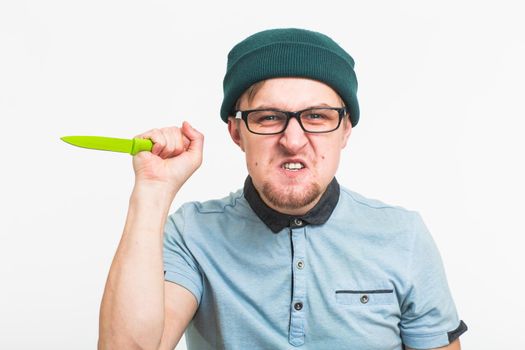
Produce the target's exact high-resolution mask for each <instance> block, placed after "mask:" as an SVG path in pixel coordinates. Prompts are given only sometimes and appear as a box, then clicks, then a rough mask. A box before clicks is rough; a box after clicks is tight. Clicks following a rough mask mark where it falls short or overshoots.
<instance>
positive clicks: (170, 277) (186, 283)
mask: <svg viewBox="0 0 525 350" xmlns="http://www.w3.org/2000/svg"><path fill="white" fill-rule="evenodd" d="M164 280H166V281H168V282H173V283H176V284H178V285H180V286H182V287H184V288H186V289H187V290H189V291H190V292H191V293H192V294H193V295H194V296H195V299H197V306H199V305H200V303H201V295H202V289H201V288H200V287H199V286H198V285H197V284H195V282H193V281H192V280H191V279H190V278H188V277H187V276H185V275H183V274H181V273H179V272H173V271H164Z"/></svg>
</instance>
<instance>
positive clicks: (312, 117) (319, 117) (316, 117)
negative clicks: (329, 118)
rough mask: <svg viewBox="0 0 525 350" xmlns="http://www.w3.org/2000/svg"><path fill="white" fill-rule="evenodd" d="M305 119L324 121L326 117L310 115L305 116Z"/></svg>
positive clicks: (315, 114)
mask: <svg viewBox="0 0 525 350" xmlns="http://www.w3.org/2000/svg"><path fill="white" fill-rule="evenodd" d="M306 118H307V119H311V120H315V119H325V118H326V117H325V116H324V115H322V114H319V113H310V114H307V115H306Z"/></svg>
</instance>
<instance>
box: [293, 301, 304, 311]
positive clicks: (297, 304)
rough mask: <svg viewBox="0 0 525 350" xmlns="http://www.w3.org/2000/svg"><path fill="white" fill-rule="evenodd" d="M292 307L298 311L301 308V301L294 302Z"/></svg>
mask: <svg viewBox="0 0 525 350" xmlns="http://www.w3.org/2000/svg"><path fill="white" fill-rule="evenodd" d="M293 307H294V309H296V310H297V311H300V310H301V309H302V308H303V303H295V304H294V306H293Z"/></svg>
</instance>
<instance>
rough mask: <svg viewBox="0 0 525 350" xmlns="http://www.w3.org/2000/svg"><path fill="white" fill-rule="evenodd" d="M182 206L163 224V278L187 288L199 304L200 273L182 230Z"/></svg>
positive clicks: (200, 293)
mask: <svg viewBox="0 0 525 350" xmlns="http://www.w3.org/2000/svg"><path fill="white" fill-rule="evenodd" d="M184 223H185V219H184V206H182V207H181V208H180V209H179V210H177V211H176V212H175V213H173V214H171V215H169V216H168V219H167V220H166V224H165V226H164V247H163V259H164V279H165V280H166V281H170V282H173V283H177V284H179V285H181V286H182V287H184V288H186V289H187V290H189V291H190V292H191V293H192V294H193V295H194V296H195V298H196V299H197V302H198V304H199V305H200V301H201V297H202V274H201V271H200V269H199V265H198V263H197V262H196V260H195V258H194V256H193V255H192V253H191V250H190V248H189V247H188V242H187V240H186V238H187V237H186V236H185V234H186V232H184V227H185V225H184Z"/></svg>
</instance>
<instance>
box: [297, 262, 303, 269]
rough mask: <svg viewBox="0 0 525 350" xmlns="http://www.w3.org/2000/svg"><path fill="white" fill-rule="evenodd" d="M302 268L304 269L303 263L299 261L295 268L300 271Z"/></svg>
mask: <svg viewBox="0 0 525 350" xmlns="http://www.w3.org/2000/svg"><path fill="white" fill-rule="evenodd" d="M303 267H304V262H303V261H302V260H299V261H298V262H297V268H298V269H299V270H302V269H303Z"/></svg>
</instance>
